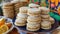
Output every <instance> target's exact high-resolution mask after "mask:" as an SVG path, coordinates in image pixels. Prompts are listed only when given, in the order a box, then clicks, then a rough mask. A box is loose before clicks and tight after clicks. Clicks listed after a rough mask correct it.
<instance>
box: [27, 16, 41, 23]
mask: <svg viewBox="0 0 60 34" xmlns="http://www.w3.org/2000/svg"><path fill="white" fill-rule="evenodd" d="M29 21H30V22H39V21H41V17H40V16H28V19H27V22H29Z"/></svg>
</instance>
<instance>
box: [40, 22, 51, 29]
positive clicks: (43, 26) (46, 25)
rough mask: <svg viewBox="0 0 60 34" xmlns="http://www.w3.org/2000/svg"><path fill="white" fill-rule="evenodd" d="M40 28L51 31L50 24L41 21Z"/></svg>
mask: <svg viewBox="0 0 60 34" xmlns="http://www.w3.org/2000/svg"><path fill="white" fill-rule="evenodd" d="M41 28H42V29H46V30H48V29H51V23H50V22H49V21H43V22H41Z"/></svg>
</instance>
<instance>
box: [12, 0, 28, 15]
mask: <svg viewBox="0 0 60 34" xmlns="http://www.w3.org/2000/svg"><path fill="white" fill-rule="evenodd" d="M11 2H12V3H14V9H15V15H17V14H18V13H19V8H20V7H22V6H26V5H27V4H28V2H27V0H13V1H11Z"/></svg>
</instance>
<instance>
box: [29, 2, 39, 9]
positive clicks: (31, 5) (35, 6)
mask: <svg viewBox="0 0 60 34" xmlns="http://www.w3.org/2000/svg"><path fill="white" fill-rule="evenodd" d="M29 7H30V8H38V7H39V5H37V4H34V3H30V4H29Z"/></svg>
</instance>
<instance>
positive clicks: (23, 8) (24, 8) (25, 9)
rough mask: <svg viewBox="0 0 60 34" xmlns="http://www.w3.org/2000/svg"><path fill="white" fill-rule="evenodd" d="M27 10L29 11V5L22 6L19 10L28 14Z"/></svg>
mask: <svg viewBox="0 0 60 34" xmlns="http://www.w3.org/2000/svg"><path fill="white" fill-rule="evenodd" d="M27 11H28V7H20V8H19V12H20V13H21V14H27Z"/></svg>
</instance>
